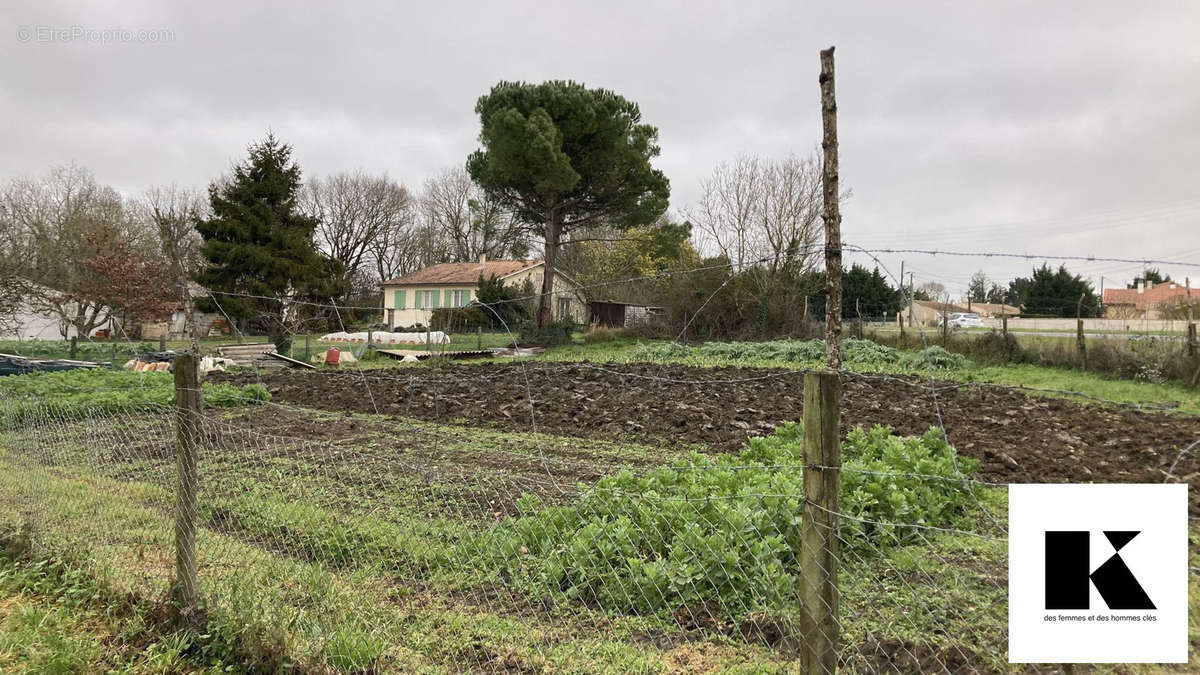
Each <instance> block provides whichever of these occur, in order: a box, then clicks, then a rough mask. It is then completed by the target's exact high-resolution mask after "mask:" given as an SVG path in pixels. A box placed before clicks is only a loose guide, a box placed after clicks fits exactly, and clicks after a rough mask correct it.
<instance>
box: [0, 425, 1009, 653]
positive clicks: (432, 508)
mask: <svg viewBox="0 0 1200 675" xmlns="http://www.w3.org/2000/svg"><path fill="white" fill-rule="evenodd" d="M295 414H296V415H297V416H299V417H297V418H285V419H281V420H279V421H278V423H279V425H280V428H281V429H282V428H286V427H287V426H289V425H292V426H294V425H295V424H296V421H297V419H300V418H309V417H308V416H310V415H311V416H312V417H311V418H309V419H311V420H312V421H314V422H315V423H317V424H318V425H319V426H321V427H324V428H336V429H339V430H345V433H344V434H341V433H339V434H337V436H338V438H337V439H336V441H335V442H332V443H330V444H326V443H324V442H323V440H322V439H307V440H301V439H298V438H291V439H289V438H286V437H284V436H276V435H275V434H274V432H275V429H274V428H272V427H271V426H270V424H271V421H272V415H269V414H266V411H263V410H262V409H257V410H256V411H249V410H247V409H232V410H227V411H222V412H220V413H219V414H218V415H217V417H216V419H215V420H214V422H213V424H215V425H225V426H224V427H221V428H223V429H224V430H225V431H224V434H225V436H224V438H225V439H226V440H225V441H221V442H217V445H216V446H215V447H214V449H213V450H212V451H210V452H209V453H206V455H205V456H204V457H203V458H202V465H203V471H204V484H203V491H202V494H201V505H202V507H201V513H200V522H201V529H200V532H199V537H198V539H199V542H198V550H199V551H200V552H201V555H200V577H201V580H202V590H203V592H204V594H205V595H206V597H208V598H209V603H208V607H207V610H206V611H207V615H208V617H209V621H210V625H209V626H208V627H207V628H205V630H204V632H203V633H201V634H197V635H194V636H192V638H193V639H194V640H195V644H194V646H192V647H189V648H188V649H184V650H183V652H184V655H185V656H186V657H187V658H188V659H191V661H190V663H198V664H200V666H197V667H208V666H210V665H212V664H214V663H217V664H221V663H234V662H237V663H242V662H244V661H245V660H246V659H248V658H251V657H252V655H255V654H257V655H258V656H257V658H260V659H261V660H262V661H263V662H264V663H265V662H272V663H275V662H278V663H283V662H284V661H286V662H294V663H295V664H296V665H297V666H298V667H312V668H315V669H318V670H320V669H327V668H328V669H333V670H335V671H344V672H352V671H355V670H361V669H367V668H378V669H380V670H397V671H417V670H420V671H423V672H450V671H455V670H460V669H462V668H463V667H467V668H471V667H475V668H479V669H492V668H496V669H499V668H500V667H507V668H512V669H522V668H523V669H527V670H533V671H536V670H555V671H560V672H634V673H638V672H641V673H651V672H662V671H663V670H666V669H669V668H671V667H679V666H680V664H685V663H686V664H690V666H689V668H691V669H692V670H701V671H721V672H784V671H790V670H793V669H794V667H795V663H794V662H793V661H792V659H794V658H795V653H794V652H792V651H789V649H788V648H787V646H786V644H782V645H780V644H776V645H775V646H774V647H768V646H767V645H766V644H764V643H763V640H764V639H767V640H770V639H772V638H764V637H762V636H759V637H754V635H753V634H748V636H743V635H742V634H741V633H740V632H739V631H741V630H743V629H742V628H736V626H735V627H733V628H727V629H716V628H714V627H713V626H708V627H706V628H687V627H686V626H681V625H680V624H679V623H678V620H677V618H676V617H675V616H673V615H672V614H671V613H670V612H666V613H654V614H650V615H645V616H629V615H621V614H612V613H606V612H603V611H600V610H597V609H593V608H589V607H587V606H583V605H580V604H578V603H573V602H570V601H563V600H559V601H556V602H552V603H550V604H546V600H545V599H543V598H540V597H530V596H527V595H525V594H523V593H522V592H521V591H519V590H517V589H516V588H510V587H507V586H505V585H504V584H503V583H500V581H499V580H498V579H497V578H496V576H495V572H494V570H493V571H489V570H488V569H487V568H486V566H482V565H480V564H478V563H477V562H476V560H477V559H476V558H475V557H473V556H471V555H467V553H466V552H469V551H470V550H471V546H472V545H478V542H481V541H486V539H485V538H481V537H480V536H479V535H480V533H482V532H486V531H487V530H488V529H489V528H491V527H492V526H493V525H494V524H495V523H498V522H501V521H502V520H503V519H504V518H505V517H506V514H507V513H509V511H508V510H507V509H508V508H509V507H508V506H507V505H506V503H505V499H506V498H507V499H511V498H512V497H514V496H515V494H517V493H518V492H519V491H534V492H538V491H540V494H541V495H543V497H544V498H546V499H552V500H553V499H558V500H562V501H564V502H566V503H569V502H570V501H571V500H572V499H573V497H572V494H571V490H572V489H573V487H572V484H571V482H570V481H572V480H579V481H581V482H586V481H590V480H591V478H589V477H585V476H577V477H575V478H572V476H571V475H570V474H568V473H566V469H565V468H564V467H565V466H566V465H567V464H566V459H565V458H569V457H571V456H578V457H579V460H577V462H576V463H577V464H578V465H581V466H582V465H588V466H597V465H598V466H599V467H600V469H601V471H608V469H606V468H605V467H617V466H622V465H633V466H639V465H653V464H661V463H664V462H666V461H669V456H668V455H666V454H664V453H663V452H662V451H660V450H657V449H655V448H651V447H647V446H638V445H622V444H616V443H608V442H603V441H585V440H581V439H563V438H554V437H548V436H543V435H539V434H509V433H503V432H498V431H494V430H487V429H469V428H464V427H457V426H452V425H435V424H429V423H408V422H402V423H401V424H402V426H401V428H400V429H397V428H396V423H395V421H389V420H385V419H382V418H377V417H374V416H369V415H354V416H350V415H338V414H334V413H320V412H317V411H302V410H297V411H295ZM153 417H154V416H153V415H149V414H142V415H141V416H131V417H125V418H119V419H118V418H110V419H108V420H106V421H105V422H104V423H103V424H97V423H95V422H93V423H91V424H64V425H60V427H59V428H58V430H57V433H56V434H55V436H54V440H53V443H43V444H42V446H41V451H40V453H39V455H38V457H39V461H38V462H36V463H34V462H31V461H30V459H29V457H28V455H27V454H26V453H25V452H24V451H23V450H22V449H23V448H27V447H30V445H29V443H30V441H31V438H33V437H34V436H36V434H37V433H38V432H37V430H36V429H35V430H10V431H8V432H3V433H0V529H2V528H3V525H4V524H5V523H7V524H8V525H9V528H10V530H11V529H12V528H14V527H19V526H21V525H22V524H25V523H29V524H31V526H32V532H33V535H34V543H35V546H34V548H33V552H34V553H33V555H34V558H35V559H42V558H46V557H54V556H64V555H68V556H69V557H68V559H70V560H74V561H78V562H77V563H75V565H76V567H75V568H74V569H77V570H78V573H79V574H80V575H84V576H85V577H86V578H88V579H94V580H97V581H96V583H97V584H98V586H100V587H104V588H110V589H114V590H115V591H116V592H118V593H132V597H136V598H158V597H162V595H163V593H164V592H165V589H166V584H167V581H168V579H169V577H170V573H171V569H172V557H171V544H172V537H173V534H172V532H173V531H172V525H171V509H172V504H173V501H172V477H173V475H172V469H171V460H170V455H169V453H167V454H164V453H162V452H160V451H158V450H157V449H156V448H158V447H159V444H158V443H161V439H159V442H158V443H156V442H155V441H154V440H153V439H151V438H147V437H148V436H152V435H153V434H148V433H147V430H149V429H155V428H157V427H156V424H157V422H155V421H154V419H153ZM216 430H217V427H213V428H212V429H210V430H209V433H210V434H211V433H215V432H216ZM121 436H124V437H127V438H129V439H131V440H132V442H131V443H129V444H128V447H125V448H123V449H122V451H121V452H120V453H110V451H108V450H107V449H104V448H100V449H99V450H100V451H101V452H100V454H97V448H96V446H95V442H94V441H95V439H96V438H98V437H99V438H104V437H121ZM571 453H574V455H572V454H571ZM545 461H551V462H552V464H551V465H550V466H551V468H552V470H553V472H555V473H558V474H559V475H561V476H562V479H563V480H561V481H560V482H559V484H558V485H557V486H555V485H550V484H547V481H546V471H547V468H546V465H545V463H544V462H545ZM554 462H557V463H554ZM434 467H439V470H438V471H432V469H433V468H434ZM456 467H467V468H464V469H463V470H462V471H461V472H460V471H457V470H456ZM476 470H478V473H475V471H476ZM468 476H472V477H471V478H468ZM564 488H565V489H567V492H566V493H563V492H562V489H564ZM993 492H995V491H993ZM1002 497H1003V495H1002V491H1000V494H997V495H993V496H992V497H990V498H988V499H987V500H985V502H986V503H985V505H984V507H982V508H987V509H989V512H990V513H991V514H992V515H991V517H1002V505H1003V499H1002ZM976 517H978V518H980V519H982V518H983V517H984V516H983V514H982V512H980V513H979V514H976ZM976 539H977V538H971V539H963V538H961V537H953V536H950V535H947V536H945V537H942V536H939V535H931V536H929V537H927V541H925V542H923V546H924V548H922V549H920V550H923V551H925V552H926V553H927V554H928V553H930V552H932V556H930V555H925V556H922V555H919V551H918V549H916V548H897V549H894V550H893V551H892V552H891V553H890V554H887V555H886V556H882V557H871V556H868V557H867V558H866V559H861V558H860V559H848V560H847V561H846V563H845V566H844V568H843V576H842V578H843V584H844V586H845V590H844V591H843V598H844V601H843V602H844V605H843V606H844V607H845V608H846V616H847V617H848V620H847V624H846V628H847V638H848V642H847V644H852V645H853V647H852V649H858V647H859V646H861V644H866V643H868V642H869V641H870V640H891V641H892V642H893V643H895V644H920V645H922V646H923V647H926V648H928V649H931V650H935V651H938V652H941V651H945V650H951V649H953V648H957V647H955V645H960V646H962V644H963V641H962V639H960V637H959V636H962V635H963V634H966V633H968V632H969V633H970V634H971V638H970V639H971V640H974V641H975V642H971V643H970V644H969V645H966V646H967V647H969V648H970V649H971V650H972V652H978V653H979V654H982V655H983V656H978V657H977V660H978V661H979V662H980V663H989V664H990V663H999V661H997V659H1000V658H1002V657H1003V651H1002V649H1001V647H1002V645H1001V643H999V642H997V640H998V639H1000V638H1001V636H1002V631H1000V630H999V629H998V628H997V629H994V630H988V629H986V628H985V626H987V625H992V624H995V625H997V626H999V625H1000V624H996V623H995V622H1000V621H1002V620H1003V617H1002V615H1001V614H1002V613H1000V612H999V610H997V608H998V607H1002V605H999V604H997V603H998V602H1000V598H1002V596H1003V588H1004V585H1003V583H1002V579H1001V578H998V577H996V573H997V569H998V566H1000V565H1001V564H1002V561H1003V556H1004V550H1003V546H1002V541H1000V542H999V543H997V541H998V540H985V541H987V542H988V543H989V545H987V546H984V545H981V544H979V543H978V541H976ZM930 557H933V558H935V559H937V560H941V561H943V562H944V563H945V564H946V567H944V568H940V569H932V568H928V565H929V564H930V563H929V561H928V559H929V558H930ZM980 561H982V562H980ZM922 566H924V567H922ZM972 570H975V571H972ZM896 574H902V575H905V576H906V578H909V579H910V581H909V583H910V585H911V586H912V587H913V588H912V591H913V592H914V593H918V594H919V597H920V602H921V603H925V604H924V605H919V606H921V607H922V608H924V607H926V606H927V607H929V608H936V607H943V608H950V607H968V608H971V607H974V608H978V609H977V611H976V610H971V611H968V610H964V609H959V610H956V613H955V614H953V615H951V616H950V617H949V618H947V617H944V616H943V617H941V618H940V619H936V620H937V621H939V622H940V624H939V625H940V626H941V628H940V630H939V631H937V632H930V631H929V627H930V626H931V625H932V623H931V622H934V621H935V616H934V615H931V614H927V613H925V611H924V609H922V611H921V612H914V611H912V610H913V607H914V604H913V603H914V602H915V598H916V597H917V596H911V597H906V596H903V595H896V594H895V593H894V592H893V593H885V592H884V590H883V589H884V588H889V587H891V586H892V585H893V584H894V583H895V582H894V580H893V581H889V579H891V576H889V575H896ZM988 608H990V612H991V613H990V614H989V613H988V611H985V610H988ZM71 614H72V615H78V617H77V618H79V620H80V621H83V622H86V621H87V617H88V616H89V615H88V614H87V612H81V611H76V610H71ZM959 621H978V622H984V621H986V622H987V623H958V622H959ZM947 622H948V623H947ZM47 625H48V626H52V624H47ZM746 625H752V626H756V627H757V628H755V630H760V631H766V633H767V634H770V633H771V632H772V631H778V630H779V629H780V626H786V625H787V624H780V623H777V622H776V621H775V620H772V619H769V618H768V617H762V618H761V619H754V620H752V621H751V623H750V624H746ZM730 630H732V632H729V631H730ZM53 631H55V632H59V633H64V634H67V635H71V634H75V633H79V631H80V629H78V628H75V627H71V626H64V627H62V628H61V630H60V629H59V628H53ZM105 631H107V629H105ZM103 634H104V635H106V634H107V632H104V633H103ZM200 635H208V636H209V637H208V638H203V639H201V638H200V637H199V636H200ZM214 635H215V636H217V639H215V640H214V639H213V638H212V636H214ZM167 636H168V634H164V635H163V636H162V637H163V639H161V640H158V641H157V642H164V641H165V640H166V638H167ZM951 636H954V637H951ZM77 637H79V640H78V641H80V642H81V644H84V645H85V646H86V644H92V643H88V642H87V637H86V635H85V634H82V633H80V634H79V635H78V636H77ZM45 639H46V640H49V639H50V638H49V637H47V638H45ZM179 639H182V638H179ZM850 640H852V642H850ZM157 642H156V643H157ZM99 644H100V645H101V646H102V651H105V650H107V649H108V647H107V646H106V645H107V644H108V643H107V642H106V641H105V639H104V638H101V640H100V642H99ZM169 644H171V643H170V642H169V641H168V642H167V645H168V646H169ZM195 645H202V646H203V649H202V648H201V646H195ZM166 648H167V647H166V646H164V647H163V648H162V649H166ZM72 649H74V648H72ZM80 649H83V651H81V652H80V654H81V656H80V658H81V659H83V660H84V661H86V660H88V659H91V660H92V661H91V662H92V663H95V662H96V661H95V660H96V659H109V660H112V659H116V658H118V656H119V655H118V656H113V655H105V654H96V653H94V652H91V651H87V650H86V649H84V648H82V647H81V648H80ZM205 650H207V651H205ZM255 650H257V651H255ZM847 654H848V658H850V659H851V660H853V659H860V660H861V659H866V658H868V657H867V656H866V655H865V652H863V653H859V652H857V651H854V652H852V653H851V652H847ZM12 658H13V662H14V663H19V664H32V663H40V661H37V659H38V658H40V657H38V656H36V655H34V654H28V653H24V652H22V653H21V654H17V655H15V656H13V657H12ZM222 659H225V660H222ZM270 659H275V661H270ZM281 659H282V661H281ZM864 663H865V661H864ZM673 664H674V665H673ZM31 667H32V666H31Z"/></svg>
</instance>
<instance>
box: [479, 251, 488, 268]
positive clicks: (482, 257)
mask: <svg viewBox="0 0 1200 675" xmlns="http://www.w3.org/2000/svg"><path fill="white" fill-rule="evenodd" d="M485 264H487V254H486V253H480V254H479V266H480V267H483V266H484V265H485Z"/></svg>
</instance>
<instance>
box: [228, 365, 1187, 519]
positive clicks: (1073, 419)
mask: <svg viewBox="0 0 1200 675" xmlns="http://www.w3.org/2000/svg"><path fill="white" fill-rule="evenodd" d="M236 379H237V380H239V381H241V382H254V381H261V382H262V383H263V384H265V385H266V386H267V387H268V389H270V391H271V393H272V395H273V396H274V400H275V401H276V402H281V403H293V404H298V405H304V406H310V407H314V408H326V409H330V410H340V411H357V412H367V413H371V412H378V413H380V414H385V415H395V416H407V417H413V418H418V419H424V420H431V421H439V422H457V423H464V424H471V425H481V424H483V425H488V426H493V427H497V428H502V429H509V430H522V431H530V430H536V431H539V432H544V433H551V434H559V435H567V436H579V437H585V438H603V439H619V438H625V439H631V440H632V439H636V440H638V441H642V442H648V443H654V444H658V445H666V446H669V447H677V446H679V445H683V444H698V445H702V446H704V447H706V448H708V449H710V450H715V451H731V450H736V449H737V448H738V447H740V446H741V445H742V443H744V441H745V439H746V438H747V436H751V435H758V434H762V433H766V432H768V431H769V430H770V429H771V428H772V427H773V426H774V425H776V424H778V423H780V422H783V421H786V420H796V419H800V417H801V416H802V399H803V396H802V375H801V374H800V373H797V372H794V371H786V370H767V369H753V368H717V369H701V368H691V367H687V366H678V365H664V366H658V365H653V364H621V365H613V364H610V365H592V364H574V363H572V364H552V363H529V364H507V365H494V364H475V365H463V366H449V367H446V368H443V369H440V370H428V369H419V368H414V369H410V370H405V371H364V372H341V373H299V372H281V373H277V374H272V375H263V376H261V380H260V378H259V377H258V376H255V375H241V376H237V378H236ZM844 387H845V396H844V408H843V417H842V425H843V427H844V428H846V429H849V428H851V427H854V426H858V425H870V424H876V423H879V424H884V425H887V426H890V427H892V428H893V429H894V430H896V431H897V432H899V433H903V434H919V433H922V432H924V431H925V430H926V429H928V428H929V427H930V426H934V425H939V422H940V423H941V424H942V425H944V427H945V429H946V431H947V434H948V436H949V439H950V442H951V443H952V444H953V445H954V446H955V447H956V448H957V449H958V450H959V452H961V453H963V454H966V455H969V456H972V457H976V458H978V459H980V460H982V467H981V470H980V475H979V478H981V479H983V480H988V481H995V482H1002V483H1014V482H1059V481H1063V482H1161V481H1162V480H1163V479H1164V477H1165V476H1166V472H1167V470H1168V469H1169V468H1170V467H1171V465H1172V463H1173V462H1175V461H1176V458H1177V457H1178V456H1179V453H1180V451H1181V450H1182V449H1183V448H1185V447H1187V446H1188V445H1189V444H1190V443H1193V442H1195V441H1196V440H1197V439H1198V438H1200V419H1197V418H1196V417H1185V416H1178V415H1167V414H1161V413H1150V412H1143V411H1136V410H1131V409H1127V408H1121V407H1116V406H1107V405H1101V404H1092V403H1080V402H1075V401H1069V400H1064V399H1055V398H1046V397H1036V396H1028V395H1026V394H1024V393H1022V392H1019V391H1014V390H1009V389H1003V388H997V387H974V386H956V385H955V383H949V382H938V383H937V392H936V402H935V396H934V395H933V394H932V393H931V390H930V386H929V382H928V381H927V380H926V381H923V380H920V379H918V378H894V377H869V376H862V377H854V378H852V379H848V380H846V381H845V382H844ZM368 390H369V394H368ZM531 404H532V405H531ZM939 413H940V416H939ZM1197 454H1198V453H1189V456H1188V457H1184V458H1182V459H1181V460H1180V461H1179V463H1178V465H1177V466H1176V467H1175V474H1174V475H1176V476H1178V477H1179V478H1180V479H1181V480H1185V481H1189V482H1193V481H1196V480H1197V478H1200V459H1198V458H1197ZM1193 492H1196V491H1193ZM1198 496H1200V495H1193V505H1195V504H1197V501H1196V499H1197V497H1198Z"/></svg>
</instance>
